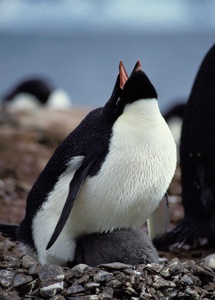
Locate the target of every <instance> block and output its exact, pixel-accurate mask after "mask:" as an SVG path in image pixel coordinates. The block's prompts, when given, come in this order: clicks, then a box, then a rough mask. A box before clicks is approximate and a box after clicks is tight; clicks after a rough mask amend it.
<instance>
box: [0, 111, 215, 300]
mask: <svg viewBox="0 0 215 300" xmlns="http://www.w3.org/2000/svg"><path fill="white" fill-rule="evenodd" d="M87 111H88V110H87V109H82V110H80V109H75V108H73V109H72V110H71V111H67V112H63V111H58V112H57V111H48V110H45V109H44V110H38V112H37V113H35V114H34V115H29V114H26V113H19V114H18V115H17V114H16V115H14V116H13V117H11V118H10V119H5V117H1V118H0V222H1V223H12V224H18V223H20V221H21V220H22V219H23V217H24V211H25V201H26V196H27V194H28V192H29V190H30V188H31V186H32V185H33V183H34V181H35V179H36V178H37V176H38V175H39V173H40V172H41V170H42V169H43V168H44V166H45V164H46V162H47V161H48V159H49V158H50V156H51V154H52V153H53V151H54V149H55V148H56V146H57V145H58V144H59V142H60V141H61V140H62V139H63V138H64V137H65V136H66V135H67V134H68V133H69V132H70V131H71V130H72V129H73V128H74V127H76V126H77V124H78V123H79V122H80V120H81V119H82V118H83V117H84V116H85V115H86V113H87ZM180 194H181V186H180V168H177V171H176V174H175V177H174V179H173V182H172V184H171V186H170V189H169V195H170V197H169V201H170V225H169V226H170V228H173V227H174V226H175V224H176V223H177V222H178V221H179V220H180V219H181V218H182V217H183V208H182V205H181V197H180ZM214 252H215V250H214V249H211V248H202V249H193V250H182V249H180V250H178V249H175V250H172V251H170V252H159V255H160V257H163V258H166V259H167V261H166V262H164V263H163V264H161V265H159V264H151V265H138V266H130V265H122V264H119V263H118V264H111V265H104V266H99V267H97V268H91V267H88V266H86V265H79V266H76V267H74V268H73V269H68V268H60V267H59V266H40V265H39V264H38V262H37V261H35V260H33V259H32V258H30V257H28V256H23V253H22V251H21V249H20V248H19V246H18V245H17V244H16V243H15V242H12V241H10V240H8V239H6V238H3V237H2V236H1V235H0V299H11V300H12V299H43V298H47V299H50V298H51V299H53V300H54V299H55V300H61V299H89V300H90V299H91V300H94V299H133V300H135V299H215V292H214V290H215V289H214V288H215V273H214V270H213V269H212V268H210V267H209V266H208V265H207V264H205V260H204V258H205V257H207V256H208V255H209V254H211V253H214Z"/></svg>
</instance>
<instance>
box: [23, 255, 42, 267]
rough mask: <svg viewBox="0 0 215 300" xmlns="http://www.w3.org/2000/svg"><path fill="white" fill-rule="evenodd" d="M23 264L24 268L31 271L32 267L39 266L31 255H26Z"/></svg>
mask: <svg viewBox="0 0 215 300" xmlns="http://www.w3.org/2000/svg"><path fill="white" fill-rule="evenodd" d="M21 263H22V266H23V268H25V269H29V268H30V267H31V266H34V265H36V264H38V262H37V261H36V260H35V259H34V258H33V257H31V256H29V255H24V256H23V257H22V262H21Z"/></svg>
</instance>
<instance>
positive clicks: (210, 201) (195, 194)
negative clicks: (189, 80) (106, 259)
mask: <svg viewBox="0 0 215 300" xmlns="http://www.w3.org/2000/svg"><path fill="white" fill-rule="evenodd" d="M214 131H215V44H214V45H213V46H212V48H211V49H210V50H209V51H208V53H207V54H206V56H205V58H204V60H203V62H202V64H201V66H200V68H199V71H198V73H197V76H196V78H195V81H194V84H193V87H192V90H191V94H190V97H189V100H188V103H187V105H186V109H185V112H184V119H183V126H182V134H181V145H180V165H181V182H182V203H183V207H184V219H183V220H182V221H181V222H180V223H179V224H178V225H177V226H176V228H175V229H174V230H172V231H170V232H168V233H167V234H165V235H164V236H162V237H160V238H156V239H155V240H154V244H155V246H156V247H157V248H159V249H162V248H169V247H172V246H174V247H184V248H186V249H188V248H196V247H200V246H204V245H210V246H212V247H215V150H214V149H215V133H214Z"/></svg>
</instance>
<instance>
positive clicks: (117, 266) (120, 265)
mask: <svg viewBox="0 0 215 300" xmlns="http://www.w3.org/2000/svg"><path fill="white" fill-rule="evenodd" d="M99 267H104V268H107V269H115V270H123V269H129V268H131V269H133V268H134V266H132V265H128V264H124V263H121V262H113V263H109V264H101V265H99Z"/></svg>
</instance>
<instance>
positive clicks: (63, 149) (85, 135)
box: [18, 108, 115, 247]
mask: <svg viewBox="0 0 215 300" xmlns="http://www.w3.org/2000/svg"><path fill="white" fill-rule="evenodd" d="M102 112H103V108H98V109H95V110H93V111H92V112H90V113H89V114H88V115H87V116H86V117H85V119H84V120H83V121H82V122H81V123H80V125H79V126H78V127H77V128H75V129H74V130H73V131H72V132H71V133H70V134H69V135H68V136H67V137H66V138H65V140H64V141H63V142H62V143H61V144H60V145H59V146H58V147H57V149H56V150H55V152H54V154H53V156H52V157H51V159H50V160H49V162H48V163H47V165H46V167H45V168H44V170H43V171H42V173H41V174H40V176H39V177H38V179H37V180H36V182H35V184H34V186H33V187H32V189H31V191H30V192H29V195H28V198H27V206H26V217H25V219H24V220H23V222H22V223H21V224H20V227H19V229H18V240H19V241H21V242H24V243H25V244H28V245H29V246H31V247H34V242H33V239H32V235H31V230H30V228H31V227H32V219H33V218H34V216H35V214H36V212H37V211H38V210H39V209H40V208H41V206H42V204H43V202H44V201H46V199H47V197H48V194H49V193H50V192H51V191H52V190H53V188H54V186H55V184H56V182H57V181H58V179H59V177H60V175H61V174H62V173H63V172H65V170H66V169H67V163H68V162H69V161H70V160H71V158H72V157H76V156H82V155H83V156H86V159H85V160H90V159H91V158H92V157H96V158H97V162H96V164H94V166H93V167H92V169H91V171H90V176H93V175H95V174H96V173H97V172H98V171H99V169H100V167H101V165H102V162H103V161H104V159H105V156H106V154H107V153H108V147H109V141H110V137H111V132H112V126H113V123H114V121H115V120H114V119H110V118H108V117H106V116H105V115H104V114H103V113H102ZM86 163H87V161H86ZM59 201H61V199H59Z"/></svg>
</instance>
